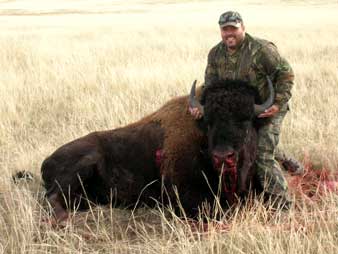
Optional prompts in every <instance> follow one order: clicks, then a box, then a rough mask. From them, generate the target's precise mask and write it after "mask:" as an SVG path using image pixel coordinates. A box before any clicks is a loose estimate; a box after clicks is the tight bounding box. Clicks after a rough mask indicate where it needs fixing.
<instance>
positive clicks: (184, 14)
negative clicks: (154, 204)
mask: <svg viewBox="0 0 338 254" xmlns="http://www.w3.org/2000/svg"><path fill="white" fill-rule="evenodd" d="M229 9H232V10H238V11H239V12H240V13H241V14H242V16H243V18H244V22H245V24H246V29H247V32H248V33H250V34H252V35H255V36H259V37H263V38H265V39H269V40H271V41H273V42H274V43H275V44H276V45H277V46H278V48H279V51H280V52H281V54H282V55H283V56H285V57H286V58H287V59H288V60H289V62H290V63H291V65H292V66H293V68H294V71H295V73H296V80H295V87H294V89H293V98H292V101H291V111H290V113H289V114H288V116H287V118H286V120H285V122H284V126H283V134H282V137H281V146H282V147H283V148H284V149H285V150H287V151H288V152H290V153H292V154H294V155H295V156H296V157H297V158H298V159H300V160H304V161H305V160H306V161H309V160H310V161H312V162H313V163H314V164H316V165H318V166H320V167H324V168H326V169H330V170H331V171H333V172H335V171H336V169H337V167H338V146H337V144H338V133H337V130H338V89H337V88H338V57H337V56H338V43H337V39H338V29H337V27H338V16H337V13H338V3H337V1H320V0H318V1H305V0H304V1H300V0H299V1H296V0H294V1H292V0H289V1H287V0H285V1H282V0H280V1H278V0H273V1H266V0H265V1H258V0H248V1H244V0H241V1H173V0H159V1H155V0H153V1H152V0H138V1H137V0H130V1H122V0H121V1H120V0H117V1H113V0H105V1H94V0H69V1H66V0H60V1H50V0H20V1H15V0H13V1H0V28H1V33H0V113H1V121H0V170H1V173H2V174H1V177H0V253H1V252H4V253H47V252H55V253H76V252H79V253H272V252H274V253H275V254H279V253H332V254H333V253H337V252H338V234H337V231H338V196H337V195H335V194H329V195H326V196H324V197H321V198H319V197H318V198H317V199H316V201H308V200H306V199H297V200H298V201H297V206H298V208H293V209H292V210H291V211H290V213H289V214H284V215H282V216H280V215H279V214H272V213H271V211H269V210H265V209H263V207H262V204H261V203H260V202H258V201H257V202H256V203H255V205H254V206H253V207H247V208H245V209H243V210H239V211H236V212H234V214H233V215H232V218H231V219H228V220H225V223H227V224H229V225H231V229H229V230H227V232H226V233H221V232H219V230H217V228H216V226H214V225H213V224H210V225H209V227H210V228H209V230H208V232H204V233H197V232H195V231H194V230H192V228H191V227H189V226H188V224H187V223H184V222H183V221H182V220H181V219H178V218H170V219H168V217H170V216H164V214H167V215H168V214H170V211H162V210H159V209H157V210H156V209H153V210H150V209H141V210H137V211H135V213H131V211H128V210H123V209H110V208H106V207H103V208H94V209H93V210H91V211H89V212H86V213H80V214H78V215H77V216H76V219H75V221H73V222H72V223H70V224H68V225H67V226H66V227H65V228H63V229H54V228H51V227H49V226H48V225H46V224H44V223H43V222H42V221H41V218H42V217H44V216H45V215H46V210H45V209H43V208H42V207H41V200H42V196H43V190H42V189H41V186H40V178H39V170H40V165H41V162H42V161H43V159H44V158H45V157H46V156H48V155H49V154H50V153H51V152H53V151H54V150H55V149H56V148H57V147H59V146H60V145H62V144H64V143H66V142H68V141H70V140H72V139H75V138H77V137H80V136H82V135H84V134H87V133H88V132H90V131H94V130H104V129H112V128H116V127H119V126H123V125H125V124H127V123H130V122H133V121H135V120H138V119H140V118H141V117H143V116H145V115H146V114H148V113H150V112H152V111H154V110H156V109H158V108H159V107H160V106H161V105H162V104H163V103H165V102H166V101H167V100H168V99H170V98H172V97H174V96H177V95H182V94H186V93H187V92H188V90H189V88H190V85H191V83H192V81H193V80H194V79H198V81H199V82H200V83H202V82H203V75H204V69H205V66H206V59H207V54H208V51H209V49H210V48H211V47H212V46H213V45H215V44H216V43H217V42H218V41H219V40H220V36H219V31H218V27H217V21H218V17H219V15H220V14H221V13H222V12H224V11H226V10H229ZM17 170H29V171H32V172H34V173H35V174H36V175H37V179H36V180H34V181H33V182H31V183H28V184H25V183H22V184H19V185H14V184H13V183H12V182H11V181H10V179H11V178H10V176H11V175H12V173H13V172H15V171H17Z"/></svg>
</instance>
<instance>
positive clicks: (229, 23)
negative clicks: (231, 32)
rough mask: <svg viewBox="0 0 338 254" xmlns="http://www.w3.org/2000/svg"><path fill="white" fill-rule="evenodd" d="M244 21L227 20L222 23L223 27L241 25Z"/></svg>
mask: <svg viewBox="0 0 338 254" xmlns="http://www.w3.org/2000/svg"><path fill="white" fill-rule="evenodd" d="M241 25H242V23H241V22H227V23H224V24H222V25H220V27H221V28H223V27H226V26H233V27H237V28H239V27H241Z"/></svg>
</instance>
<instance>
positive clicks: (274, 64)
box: [259, 43, 294, 108]
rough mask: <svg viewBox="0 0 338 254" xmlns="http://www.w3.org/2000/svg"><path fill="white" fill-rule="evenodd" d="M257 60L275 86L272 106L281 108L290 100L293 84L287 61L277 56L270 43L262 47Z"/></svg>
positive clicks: (291, 71) (273, 46) (274, 48)
mask: <svg viewBox="0 0 338 254" xmlns="http://www.w3.org/2000/svg"><path fill="white" fill-rule="evenodd" d="M259 58H260V59H259V60H260V61H259V62H260V63H261V64H262V67H263V69H264V72H265V73H266V74H268V75H269V76H270V77H271V79H272V81H273V83H274V86H275V93H276V96H275V101H274V104H276V105H278V106H279V108H281V107H282V106H284V105H285V104H286V103H287V102H288V101H289V99H290V98H291V88H292V86H293V83H294V73H293V70H292V68H291V66H290V64H289V63H288V62H287V60H286V59H284V58H283V57H281V56H280V55H279V53H278V51H277V47H276V46H275V45H274V44H272V43H269V44H267V45H265V46H263V48H262V49H261V51H260V56H259Z"/></svg>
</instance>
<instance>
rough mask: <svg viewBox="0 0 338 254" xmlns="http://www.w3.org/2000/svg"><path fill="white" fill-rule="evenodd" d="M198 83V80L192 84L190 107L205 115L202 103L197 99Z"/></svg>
mask: <svg viewBox="0 0 338 254" xmlns="http://www.w3.org/2000/svg"><path fill="white" fill-rule="evenodd" d="M196 83H197V80H195V81H194V82H193V83H192V86H191V89H190V95H189V107H191V108H198V109H199V111H200V112H201V113H202V115H204V107H203V106H202V105H201V103H200V102H199V101H198V100H197V99H196Z"/></svg>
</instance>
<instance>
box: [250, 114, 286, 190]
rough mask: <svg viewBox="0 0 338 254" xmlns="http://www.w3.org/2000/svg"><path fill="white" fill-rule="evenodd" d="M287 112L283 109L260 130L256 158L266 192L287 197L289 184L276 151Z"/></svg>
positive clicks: (259, 176)
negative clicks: (276, 158)
mask: <svg viewBox="0 0 338 254" xmlns="http://www.w3.org/2000/svg"><path fill="white" fill-rule="evenodd" d="M286 113H287V110H286V109H282V110H281V111H280V112H278V113H277V115H275V116H274V117H273V118H272V119H271V121H270V122H269V123H268V124H266V125H263V126H262V127H261V128H260V129H259V131H258V154H257V159H256V167H257V175H258V179H259V181H260V183H261V185H262V187H263V188H264V190H265V192H267V193H269V194H274V195H276V196H285V197H287V190H288V185H287V181H286V179H285V178H284V176H283V174H282V170H281V168H280V165H279V163H278V162H277V161H276V160H275V152H276V148H277V145H278V142H279V133H280V128H281V125H282V122H283V119H284V117H285V115H286Z"/></svg>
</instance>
